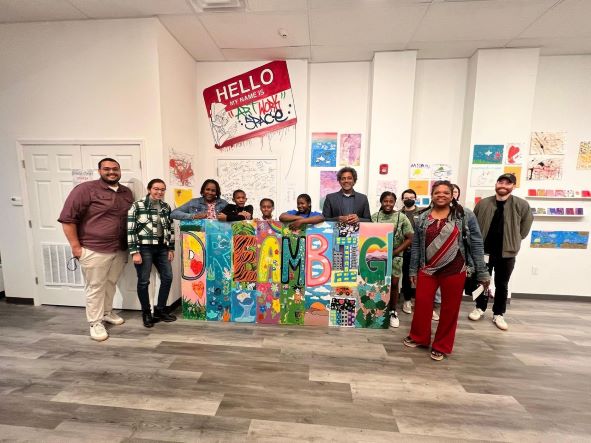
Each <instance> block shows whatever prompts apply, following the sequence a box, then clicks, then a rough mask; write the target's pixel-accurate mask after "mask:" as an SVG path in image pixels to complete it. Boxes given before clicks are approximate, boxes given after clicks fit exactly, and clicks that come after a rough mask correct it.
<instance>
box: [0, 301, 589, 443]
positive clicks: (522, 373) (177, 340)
mask: <svg viewBox="0 0 591 443" xmlns="http://www.w3.org/2000/svg"><path fill="white" fill-rule="evenodd" d="M471 307H472V305H471V303H464V304H463V306H462V314H461V320H460V324H459V329H458V334H457V339H456V349H455V352H454V354H452V355H451V356H450V358H449V359H447V360H445V361H443V362H439V363H438V362H434V361H431V360H430V358H429V355H428V351H427V350H423V349H409V348H405V347H404V346H403V345H402V343H401V340H402V338H403V337H404V335H406V333H407V332H408V327H409V322H410V316H409V315H406V314H402V313H401V314H400V315H401V318H402V325H401V327H400V329H398V330H385V331H381V330H359V329H351V330H343V329H322V328H309V327H279V326H271V327H268V326H267V327H265V326H260V325H238V324H221V323H205V322H197V321H185V320H179V321H177V322H176V323H170V324H158V325H156V326H155V327H154V328H153V329H151V330H150V329H146V328H144V327H143V326H142V325H141V322H140V316H139V313H138V312H128V311H126V312H123V313H122V314H121V315H122V316H123V317H124V318H126V320H127V321H126V323H125V324H124V325H122V326H115V327H112V328H111V329H110V332H111V338H110V339H109V340H107V341H106V342H103V343H96V342H93V341H91V340H90V338H89V336H88V329H87V327H86V323H85V316H84V310H83V309H79V308H62V307H49V306H44V307H33V306H18V305H7V304H5V303H3V302H2V303H0V439H6V440H29V441H59V442H63V441H89V440H98V441H106V442H116V441H138V442H139V441H273V442H275V441H291V440H299V441H315V442H316V441H346V442H350V441H366V442H378V441H387V442H391V441H467V440H479V441H516V442H529V441H536V442H537V441H548V442H556V441H590V440H591V354H590V351H591V303H581V302H552V301H536V300H516V301H514V302H513V303H512V305H511V306H510V309H509V313H508V316H507V320H508V323H509V325H510V330H509V331H508V332H501V331H499V330H497V329H496V328H495V327H494V325H493V324H492V322H491V317H490V312H487V316H486V317H485V320H481V321H480V322H477V323H473V322H470V321H469V320H468V319H467V318H466V316H467V313H468V311H469V309H470V308H471ZM434 325H436V323H434ZM3 441H4V440H3Z"/></svg>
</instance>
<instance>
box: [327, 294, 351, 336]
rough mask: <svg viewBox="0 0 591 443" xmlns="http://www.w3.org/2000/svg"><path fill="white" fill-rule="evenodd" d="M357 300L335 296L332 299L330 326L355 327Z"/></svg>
mask: <svg viewBox="0 0 591 443" xmlns="http://www.w3.org/2000/svg"><path fill="white" fill-rule="evenodd" d="M356 312H357V299H356V298H352V297H341V296H334V297H332V298H331V299H330V314H329V326H339V327H341V328H353V327H355V315H356Z"/></svg>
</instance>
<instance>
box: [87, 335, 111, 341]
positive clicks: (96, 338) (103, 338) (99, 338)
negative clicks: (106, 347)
mask: <svg viewBox="0 0 591 443" xmlns="http://www.w3.org/2000/svg"><path fill="white" fill-rule="evenodd" d="M90 338H91V339H92V340H94V341H99V342H100V341H105V340H106V339H108V338H109V336H108V335H106V336H104V337H93V336H92V335H91V336H90Z"/></svg>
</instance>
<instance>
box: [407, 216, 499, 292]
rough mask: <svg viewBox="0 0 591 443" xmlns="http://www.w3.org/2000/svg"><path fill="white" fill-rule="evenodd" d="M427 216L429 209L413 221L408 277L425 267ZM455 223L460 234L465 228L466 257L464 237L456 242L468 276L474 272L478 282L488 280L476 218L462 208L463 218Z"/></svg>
mask: <svg viewBox="0 0 591 443" xmlns="http://www.w3.org/2000/svg"><path fill="white" fill-rule="evenodd" d="M429 214H431V210H430V209H429V210H427V211H425V212H423V213H421V214H419V215H418V216H417V218H416V219H415V235H414V237H413V239H412V246H411V258H410V271H409V275H410V276H416V275H417V274H418V271H419V269H422V268H424V267H425V251H426V247H425V237H426V232H427V220H428V218H429ZM464 220H465V221H464ZM455 223H456V226H457V228H458V229H459V231H460V232H462V225H463V226H464V228H465V234H466V235H465V237H466V242H467V243H468V248H469V249H470V254H469V255H468V257H466V248H465V245H464V241H463V237H464V235H460V236H459V237H458V241H459V246H460V252H461V253H462V256H463V257H464V261H465V263H466V267H467V268H468V270H467V273H468V275H472V274H473V273H474V272H475V273H476V278H477V279H478V281H485V280H489V279H490V274H489V273H488V269H487V267H486V263H484V244H483V242H482V235H481V234H480V228H479V227H478V222H477V221H476V216H475V215H474V213H473V212H472V211H471V210H470V209H468V208H464V217H461V216H458V217H456V218H455Z"/></svg>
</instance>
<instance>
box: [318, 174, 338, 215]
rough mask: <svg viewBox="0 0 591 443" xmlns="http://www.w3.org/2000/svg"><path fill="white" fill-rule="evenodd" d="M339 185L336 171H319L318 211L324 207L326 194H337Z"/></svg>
mask: <svg viewBox="0 0 591 443" xmlns="http://www.w3.org/2000/svg"><path fill="white" fill-rule="evenodd" d="M339 189H341V185H340V184H339V182H338V180H337V171H320V198H319V200H318V201H319V204H320V209H322V207H323V206H324V200H325V198H326V196H327V195H328V194H332V193H333V192H337V191H338V190H339Z"/></svg>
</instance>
